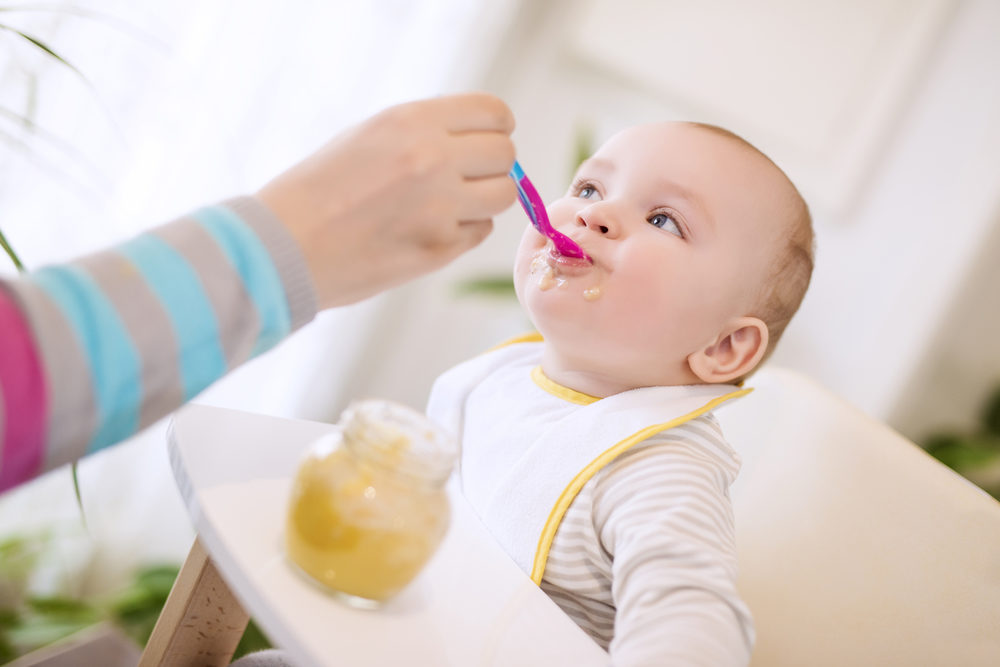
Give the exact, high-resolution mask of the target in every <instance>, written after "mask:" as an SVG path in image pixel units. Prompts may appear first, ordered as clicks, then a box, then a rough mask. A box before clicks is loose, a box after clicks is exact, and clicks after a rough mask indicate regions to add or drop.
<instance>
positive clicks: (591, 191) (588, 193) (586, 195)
mask: <svg viewBox="0 0 1000 667" xmlns="http://www.w3.org/2000/svg"><path fill="white" fill-rule="evenodd" d="M596 194H597V190H596V189H595V188H593V187H591V186H589V185H584V186H583V187H582V188H580V192H579V193H578V194H577V196H578V197H580V198H581V199H590V198H591V197H593V196H594V195H596Z"/></svg>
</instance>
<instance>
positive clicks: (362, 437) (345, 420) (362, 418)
mask: <svg viewBox="0 0 1000 667" xmlns="http://www.w3.org/2000/svg"><path fill="white" fill-rule="evenodd" d="M339 425H340V427H341V430H342V433H343V437H344V443H345V445H347V446H349V447H351V448H352V449H356V450H361V452H359V453H362V454H363V455H364V456H366V457H368V458H370V459H372V460H373V461H374V462H376V463H378V464H379V465H382V466H385V467H388V468H390V469H393V470H395V471H396V472H398V473H400V474H403V475H406V476H407V477H412V478H416V479H420V480H425V481H428V482H431V483H434V484H443V483H444V482H445V481H446V480H447V479H448V477H449V476H450V475H451V472H452V470H453V469H454V467H455V463H456V461H457V460H458V444H457V441H456V440H455V438H453V437H452V436H451V434H450V433H448V432H447V431H446V430H445V429H444V428H443V427H441V426H440V425H438V424H437V423H435V422H433V421H431V420H430V419H429V418H428V417H427V416H426V415H424V414H423V413H421V412H418V411H417V410H414V409H413V408H411V407H409V406H406V405H403V404H402V403H396V402H394V401H388V400H384V399H365V400H359V401H353V402H351V403H350V404H349V405H348V406H347V409H345V410H344V412H343V414H342V415H341V418H340V422H339Z"/></svg>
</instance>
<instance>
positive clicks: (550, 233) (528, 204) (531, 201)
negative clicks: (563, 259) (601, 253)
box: [510, 160, 591, 262]
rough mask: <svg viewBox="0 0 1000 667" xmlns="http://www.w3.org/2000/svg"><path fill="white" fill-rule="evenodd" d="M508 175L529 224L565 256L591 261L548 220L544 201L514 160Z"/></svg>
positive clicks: (581, 249)
mask: <svg viewBox="0 0 1000 667" xmlns="http://www.w3.org/2000/svg"><path fill="white" fill-rule="evenodd" d="M510 177H511V178H512V179H513V180H514V185H516V186H517V198H518V199H520V200H521V206H522V207H524V212H525V213H527V214H528V217H529V218H531V224H532V225H534V226H535V229H537V230H538V231H539V233H540V234H542V235H543V236H547V237H549V238H550V239H552V243H553V244H554V245H555V247H556V250H557V251H559V253H560V254H562V255H565V256H567V257H579V258H580V259H585V260H587V261H588V262H589V261H591V259H590V257H589V256H587V253H585V252H584V251H583V248H581V247H580V246H578V245H577V244H576V243H575V242H574V241H573V239H571V238H570V237H568V236H566V235H565V234H563V233H562V232H559V231H556V229H555V228H554V227H553V226H552V224H551V223H550V222H549V214H548V213H547V212H546V211H545V203H544V202H543V201H542V198H541V196H539V194H538V190H536V189H535V186H534V185H532V184H531V181H529V180H528V177H527V176H525V175H524V170H523V169H521V165H519V164H518V163H517V161H516V160H515V161H514V166H513V167H511V168H510Z"/></svg>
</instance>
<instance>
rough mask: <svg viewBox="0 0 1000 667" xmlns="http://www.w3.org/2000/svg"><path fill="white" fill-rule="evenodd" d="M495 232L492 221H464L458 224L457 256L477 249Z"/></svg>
mask: <svg viewBox="0 0 1000 667" xmlns="http://www.w3.org/2000/svg"><path fill="white" fill-rule="evenodd" d="M492 231H493V221H492V220H463V221H462V222H459V223H458V237H457V239H456V243H455V250H456V254H461V253H463V252H465V251H466V250H470V249H471V248H475V247H476V246H477V245H479V244H480V243H482V242H483V240H484V239H485V238H486V237H487V236H489V235H490V232H492Z"/></svg>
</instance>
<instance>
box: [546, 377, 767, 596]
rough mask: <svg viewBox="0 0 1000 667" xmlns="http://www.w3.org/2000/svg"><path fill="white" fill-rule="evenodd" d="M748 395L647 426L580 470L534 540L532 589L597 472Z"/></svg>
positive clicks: (742, 392)
mask: <svg viewBox="0 0 1000 667" xmlns="http://www.w3.org/2000/svg"><path fill="white" fill-rule="evenodd" d="M751 391H753V389H740V390H739V391H734V392H731V393H728V394H725V395H723V396H718V397H716V398H713V399H712V400H711V401H709V402H708V403H706V404H705V405H703V406H701V407H700V408H698V409H697V410H694V411H692V412H689V413H687V414H686V415H682V416H680V417H678V418H676V419H672V420H670V421H668V422H666V423H663V424H654V425H652V426H647V427H646V428H644V429H642V430H640V431H637V432H635V433H633V434H632V435H630V436H629V437H627V438H625V439H624V440H622V441H621V442H619V443H617V444H615V445H613V446H611V447H610V448H608V449H606V450H604V451H603V452H601V454H600V455H598V457H597V458H596V459H594V460H593V461H591V462H590V463H588V464H587V465H586V467H584V469H583V470H581V471H580V472H578V473H577V474H576V477H574V478H573V479H572V480H571V481H570V483H569V485H568V486H567V487H566V488H565V489H564V490H563V492H562V493H561V494H560V495H559V499H558V500H556V505H555V507H553V508H552V511H551V512H550V513H549V517H548V518H547V519H546V520H545V526H544V527H543V528H542V534H541V536H540V537H539V539H538V548H537V549H536V550H535V560H534V563H533V564H532V566H531V580H532V581H533V582H535V584H536V585H539V586H541V584H542V575H543V574H544V573H545V563H546V562H547V561H548V559H549V549H551V548H552V540H553V539H555V536H556V531H557V530H558V529H559V524H560V523H562V520H563V516H565V515H566V510H568V509H569V506H570V504H572V502H573V499H574V498H576V496H577V494H578V493H580V489H582V488H583V485H584V484H586V483H587V482H589V481H590V478H591V477H593V476H594V475H596V474H597V472H598V471H599V470H600V469H601V468H603V467H604V466H606V465H607V464H608V463H610V462H611V461H613V460H614V459H615V458H616V457H617V456H618V455H619V454H621V453H622V452H624V451H626V450H627V449H629V448H630V447H632V446H633V445H636V444H638V443H640V442H642V441H643V440H646V439H647V438H650V437H652V436H654V435H656V434H657V433H659V432H660V431H666V430H667V429H670V428H674V427H675V426H680V425H681V424H683V423H685V422H689V421H691V420H692V419H694V418H695V417H700V416H701V415H703V414H705V413H706V412H708V411H710V410H713V409H715V408H716V407H718V406H719V405H721V404H722V403H725V402H726V401H728V400H730V399H733V398H739V397H740V396H745V395H747V394H749V393H750V392H751Z"/></svg>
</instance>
